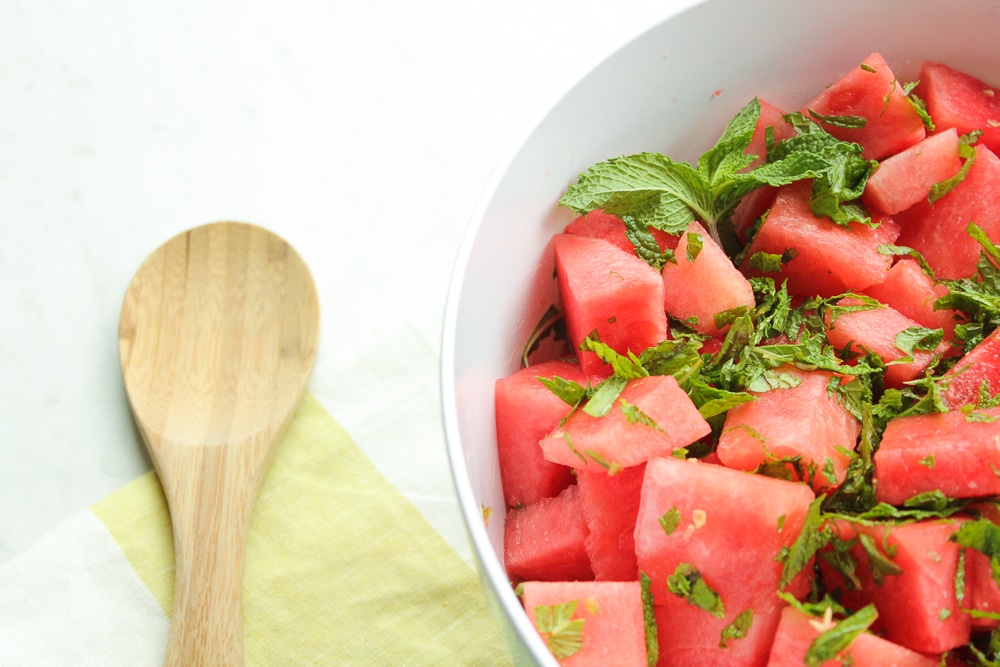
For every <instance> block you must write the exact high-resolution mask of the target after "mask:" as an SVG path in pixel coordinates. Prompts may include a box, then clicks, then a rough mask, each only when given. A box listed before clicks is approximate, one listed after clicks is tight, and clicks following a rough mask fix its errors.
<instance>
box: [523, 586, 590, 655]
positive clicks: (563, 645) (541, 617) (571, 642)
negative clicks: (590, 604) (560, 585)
mask: <svg viewBox="0 0 1000 667" xmlns="http://www.w3.org/2000/svg"><path fill="white" fill-rule="evenodd" d="M578 602H579V601H578V600H570V601H569V602H563V603H562V604H557V605H538V606H536V607H535V627H536V628H537V629H538V632H539V634H541V635H542V637H543V638H544V639H545V642H546V644H548V647H549V651H551V652H552V655H554V656H555V657H556V658H557V659H559V660H563V659H565V658H568V657H570V656H571V655H573V654H574V653H576V652H577V651H579V650H580V649H581V648H583V625H584V619H582V618H577V619H574V618H573V614H574V613H575V612H576V607H577V604H578Z"/></svg>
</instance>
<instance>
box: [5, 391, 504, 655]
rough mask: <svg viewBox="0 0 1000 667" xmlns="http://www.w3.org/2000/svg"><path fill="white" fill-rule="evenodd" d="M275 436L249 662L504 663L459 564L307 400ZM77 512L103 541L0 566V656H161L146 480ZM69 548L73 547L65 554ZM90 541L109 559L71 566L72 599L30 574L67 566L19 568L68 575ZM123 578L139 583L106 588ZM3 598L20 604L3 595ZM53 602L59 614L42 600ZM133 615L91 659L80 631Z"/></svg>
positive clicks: (169, 596) (256, 544) (165, 556)
mask: <svg viewBox="0 0 1000 667" xmlns="http://www.w3.org/2000/svg"><path fill="white" fill-rule="evenodd" d="M404 446H405V445H404ZM277 447H278V448H277V451H276V453H275V456H274V459H273V462H272V464H271V468H270V470H269V471H268V474H267V477H266V479H265V480H264V483H263V486H262V487H261V491H260V495H259V497H258V499H257V504H256V506H255V508H254V515H253V523H252V526H251V529H250V535H249V538H248V544H247V553H246V563H245V572H244V594H243V595H244V597H243V615H244V635H245V638H246V640H245V641H246V646H245V652H246V664H247V665H248V666H252V665H260V666H265V665H266V666H268V667H272V666H281V665H296V666H298V665H303V666H305V665H392V666H397V665H435V666H436V665H484V666H485V665H489V666H490V667H494V666H497V665H507V664H510V657H509V655H508V653H507V651H506V648H505V646H504V644H503V641H502V639H501V636H500V634H499V632H498V630H497V627H496V625H495V623H494V620H493V618H492V616H491V615H490V613H489V610H488V608H487V605H486V602H485V599H484V597H483V593H482V589H481V588H480V585H479V582H478V580H477V578H476V577H475V574H474V572H473V571H472V570H471V569H470V568H469V566H468V565H467V564H466V563H465V562H464V561H463V560H462V559H461V558H460V557H459V556H458V554H456V553H455V551H454V550H453V549H452V548H451V547H450V546H449V545H448V544H447V543H446V542H445V541H444V539H443V538H441V536H440V535H438V533H437V532H436V531H435V530H434V529H433V528H432V527H431V526H430V524H428V523H427V521H426V520H425V519H424V518H423V516H422V515H421V514H420V513H419V512H418V511H417V510H416V509H415V508H414V507H413V506H412V505H411V504H410V503H409V501H407V499H406V498H405V497H404V496H403V495H402V494H400V493H399V492H398V491H397V490H396V489H395V488H394V487H393V486H392V485H391V484H390V483H389V482H388V481H387V480H386V479H385V478H384V477H383V476H382V475H381V474H380V473H379V472H378V470H377V469H376V468H375V467H374V466H373V465H372V464H371V462H370V461H369V460H368V459H367V458H366V457H365V456H364V454H363V453H362V452H361V451H360V450H359V449H358V448H357V446H356V445H355V444H354V442H353V441H352V440H351V438H350V437H349V436H348V434H347V433H346V432H344V431H343V429H341V427H340V426H339V425H338V424H337V423H336V421H334V420H333V418H331V417H330V416H329V415H328V414H327V413H326V411H325V410H324V409H323V407H322V406H321V405H320V404H319V403H318V402H317V401H316V400H315V398H313V397H312V396H311V395H309V394H307V395H306V396H305V397H304V398H303V401H302V403H301V405H300V406H299V408H298V411H297V413H296V415H295V417H294V419H293V421H292V423H291V424H290V426H289V428H288V431H287V432H286V434H285V436H284V438H283V439H282V441H281V442H280V443H278V445H277ZM86 515H87V516H86V517H83V518H81V519H80V520H79V521H76V522H71V523H73V525H74V531H76V532H80V531H81V530H82V529H81V526H82V525H85V526H86V529H85V530H83V532H84V533H86V534H88V535H90V534H91V533H93V532H94V531H95V530H97V531H100V530H102V529H103V530H105V531H106V533H107V534H108V535H110V537H111V538H113V539H104V540H103V541H102V538H99V537H97V538H94V537H90V538H88V539H87V540H82V541H81V540H80V539H79V536H77V537H72V536H66V537H65V539H63V541H62V542H59V544H60V547H59V549H61V551H62V554H61V555H60V554H52V553H50V552H51V550H52V549H51V547H50V548H45V547H44V545H43V544H39V545H38V546H37V547H36V548H34V549H32V550H30V551H29V552H28V553H26V554H24V555H23V556H24V557H19V558H16V559H14V561H13V562H12V563H10V564H9V565H5V566H4V567H3V568H0V590H4V587H5V586H6V585H8V584H9V585H10V588H9V589H8V591H7V592H8V597H7V600H6V601H0V665H22V664H23V665H38V664H46V665H50V666H56V665H62V664H65V665H70V664H72V665H81V664H101V665H129V666H130V667H132V666H134V665H139V664H150V665H153V664H159V662H160V661H162V659H163V655H164V652H165V646H164V642H165V630H166V625H167V623H168V621H167V616H168V615H169V613H170V609H171V606H172V603H173V542H172V538H171V534H170V520H169V516H168V513H167V507H166V502H165V500H164V497H163V493H162V490H161V488H160V485H159V481H158V479H157V477H156V475H155V474H154V473H149V474H147V475H144V476H143V477H140V478H139V479H137V480H135V481H133V482H131V483H130V484H128V485H126V486H125V487H123V488H122V489H120V490H119V491H117V492H115V493H114V494H112V495H110V496H108V497H107V498H105V499H104V500H102V501H100V502H98V503H97V504H96V505H95V506H94V507H93V508H91V512H88V513H86ZM92 517H96V518H97V519H98V520H99V521H93V520H92ZM57 530H58V529H57ZM63 532H66V531H65V530H64V531H63ZM84 543H86V544H84ZM77 545H83V550H82V551H80V552H77V551H75V548H76V546H77ZM95 549H110V550H120V554H117V555H116V554H110V555H108V557H107V558H105V559H103V560H101V565H100V567H99V569H100V571H101V575H100V576H91V575H90V574H88V575H86V576H87V578H88V579H92V580H93V581H92V582H91V583H90V585H88V586H87V587H86V588H85V589H83V590H80V591H78V593H79V595H77V594H76V593H74V591H72V590H68V589H67V588H66V586H61V587H59V586H57V587H55V588H56V590H54V591H50V590H49V588H51V587H46V586H40V585H38V581H37V579H38V578H39V577H50V576H56V577H57V578H58V577H62V578H65V577H66V576H67V575H66V574H65V572H62V573H52V572H47V571H44V570H43V571H37V572H33V571H32V567H31V563H30V562H29V561H27V560H26V558H28V557H30V558H31V559H33V560H35V561H37V559H38V557H39V555H40V554H41V555H44V556H45V557H46V558H49V559H50V560H51V561H52V562H49V563H47V565H46V568H48V569H51V568H57V569H60V570H73V569H74V568H76V567H77V566H78V565H79V564H80V562H82V561H84V560H90V559H94V558H95V556H94V550H95ZM32 554H34V555H32ZM121 556H124V558H122V557H121ZM98 560H100V559H98ZM19 568H20V569H19ZM91 570H93V568H91ZM109 570H110V573H109ZM122 570H128V571H122ZM15 573H16V576H15ZM71 578H72V577H71ZM15 579H16V581H15ZM33 579H35V580H34V581H33ZM123 585H128V586H129V587H130V589H133V588H141V589H144V590H143V591H140V592H139V593H138V594H136V593H135V592H134V591H133V592H131V593H129V594H127V595H125V594H119V592H118V591H117V590H116V589H118V588H120V587H121V586H123ZM10 593H13V594H14V595H16V596H18V595H19V596H21V597H23V598H24V599H23V600H21V601H20V602H18V601H17V600H12V598H11V597H10ZM147 593H148V595H147ZM46 595H48V596H49V599H45V596H46ZM81 595H86V596H87V597H88V598H89V599H87V600H82V599H81V598H80V596H81ZM39 596H42V597H41V598H40V597H39ZM94 597H96V598H98V599H96V600H95V599H93V598H94ZM150 600H153V601H155V603H152V604H151V603H150ZM84 602H85V603H86V606H85V607H81V606H80V605H82V604H84ZM4 606H7V609H8V611H7V615H9V616H10V620H11V624H8V622H7V621H5V620H4V616H5V614H4V611H3V609H2V607H4ZM57 607H58V608H60V609H61V610H62V613H61V614H55V612H53V611H52V610H53V609H55V608H57ZM140 607H141V609H140ZM29 608H30V610H29ZM82 609H86V612H85V613H83V612H82V611H79V610H82ZM25 610H29V612H30V613H27V616H25ZM45 610H48V612H46V611H45ZM75 610H76V611H75ZM46 614H48V618H49V619H59V621H60V622H61V623H63V624H64V626H65V627H63V628H62V629H61V630H60V631H57V632H56V633H53V628H51V627H46V628H44V631H45V632H48V633H49V636H50V641H51V637H52V636H53V634H55V635H57V636H59V637H61V638H62V639H63V641H62V642H61V643H62V644H63V645H64V646H65V650H64V651H63V653H64V655H65V657H64V658H59V657H58V656H56V655H55V654H56V653H57V652H58V651H57V649H56V648H54V647H52V646H48V645H46V646H44V647H43V646H42V644H48V643H50V642H44V641H43V638H42V637H41V636H40V635H42V634H43V632H42V628H43V626H45V625H46V623H45V622H46ZM137 614H138V615H141V616H142V617H143V618H145V617H149V619H150V620H149V621H148V622H146V625H145V626H143V625H142V624H139V627H148V628H152V629H150V630H147V632H148V633H149V637H148V641H147V642H143V641H141V640H137V639H136V638H135V637H130V638H129V639H130V649H129V650H130V651H131V652H130V654H129V656H127V657H125V656H119V655H116V654H115V653H111V652H109V653H108V654H105V655H101V654H100V651H101V646H95V642H94V641H93V640H94V634H95V633H97V634H100V633H101V632H103V631H105V630H102V629H108V624H114V623H116V622H118V621H116V619H121V618H133V619H134V618H135V615H137ZM14 618H20V619H21V623H20V626H21V627H19V629H18V630H17V632H13V631H11V628H13V625H12V620H13V619H14ZM158 619H159V620H158ZM81 625H87V626H89V627H91V628H92V629H91V631H90V634H89V635H88V637H89V640H88V641H87V642H75V646H74V642H72V641H70V642H69V643H67V642H66V639H67V638H72V637H74V636H77V629H78V628H77V626H81ZM5 627H7V628H8V631H5V630H4V628H5ZM85 634H86V633H85ZM107 634H108V636H109V639H108V641H106V642H104V643H105V645H106V647H107V648H108V650H109V651H111V650H114V651H115V652H118V651H121V649H120V648H113V645H114V644H115V643H116V640H117V639H118V638H112V635H111V634H110V632H108V633H107ZM33 637H34V638H33ZM32 642H35V643H34V644H32ZM39 642H41V643H39ZM19 647H20V648H19ZM43 648H44V651H43ZM33 651H34V653H33ZM82 651H87V652H88V655H86V656H82V655H81V652H82ZM94 651H97V653H96V654H94V653H93V652H94ZM136 651H138V652H139V653H140V654H142V655H136ZM74 652H75V655H74ZM33 656H34V657H33ZM38 657H44V658H45V661H44V662H39V661H37V660H35V659H34V658H38Z"/></svg>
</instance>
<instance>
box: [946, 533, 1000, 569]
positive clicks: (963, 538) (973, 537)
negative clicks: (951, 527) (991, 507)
mask: <svg viewBox="0 0 1000 667" xmlns="http://www.w3.org/2000/svg"><path fill="white" fill-rule="evenodd" d="M951 540H952V541H953V542H957V543H958V544H960V545H962V546H963V547H965V548H967V549H975V550H976V551H978V552H979V553H981V554H983V555H984V556H986V557H987V558H989V559H990V567H991V569H992V570H993V579H994V581H996V582H997V584H998V585H1000V526H997V525H996V524H995V523H993V522H992V521H990V520H989V519H978V520H975V521H966V522H965V523H963V524H962V526H961V527H960V528H959V529H958V531H957V532H956V533H955V534H954V535H952V536H951Z"/></svg>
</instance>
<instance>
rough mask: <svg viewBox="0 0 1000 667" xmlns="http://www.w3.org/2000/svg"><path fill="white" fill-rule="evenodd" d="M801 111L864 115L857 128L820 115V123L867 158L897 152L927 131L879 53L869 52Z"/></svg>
mask: <svg viewBox="0 0 1000 667" xmlns="http://www.w3.org/2000/svg"><path fill="white" fill-rule="evenodd" d="M802 112H803V113H804V114H806V115H810V116H811V115H812V114H811V112H815V113H816V114H821V115H823V116H860V117H861V118H864V119H865V121H866V122H865V124H864V127H859V128H854V127H840V126H838V125H836V124H831V123H828V122H824V121H823V120H822V119H820V124H821V125H823V129H825V130H826V131H827V132H829V133H830V134H832V135H833V136H835V137H837V138H838V139H840V140H842V141H854V142H857V143H858V144H860V145H861V147H862V148H863V149H864V152H863V155H864V157H865V158H867V159H869V160H881V159H882V158H884V157H887V156H889V155H892V154H893V153H898V152H899V151H901V150H903V149H905V148H908V147H910V146H912V145H913V144H915V143H917V142H919V141H920V140H921V139H923V138H924V137H925V136H926V135H927V131H926V129H925V128H924V122H923V120H922V119H921V118H920V116H919V115H918V114H917V111H916V109H914V108H913V105H912V104H910V101H909V100H908V99H907V98H906V95H905V93H903V89H902V86H900V85H899V84H898V83H897V81H896V75H895V74H893V72H892V70H891V69H890V68H889V65H888V64H887V63H886V62H885V59H884V58H883V57H882V56H881V54H879V53H873V54H871V55H870V56H868V57H867V58H865V59H864V60H863V61H862V62H861V64H860V65H859V66H857V67H855V68H854V69H852V70H851V71H850V72H848V73H847V74H845V75H844V76H843V77H842V78H841V79H840V80H838V81H836V82H835V83H833V84H832V85H830V86H828V87H827V88H826V89H824V90H823V92H822V93H820V94H819V96H817V97H816V98H815V99H813V100H812V101H811V102H809V103H808V104H806V105H805V107H803V109H802Z"/></svg>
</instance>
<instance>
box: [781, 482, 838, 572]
mask: <svg viewBox="0 0 1000 667" xmlns="http://www.w3.org/2000/svg"><path fill="white" fill-rule="evenodd" d="M824 499H825V496H820V497H819V498H817V499H816V500H814V501H813V502H812V503H810V504H809V510H808V511H807V512H806V519H805V522H804V523H803V525H802V531H801V532H800V533H799V535H798V537H796V538H795V541H794V542H792V545H791V546H790V547H789V548H788V549H787V550H786V551H785V552H784V553H782V554H781V555H780V556H779V560H780V561H781V563H782V567H781V579H780V580H779V582H778V588H779V589H783V588H785V587H787V586H788V584H790V583H792V580H794V579H795V577H796V576H797V575H798V574H799V572H801V571H802V569H803V568H805V567H806V565H808V564H809V562H810V560H811V559H812V557H813V556H815V555H816V552H817V551H819V550H820V549H822V548H823V547H825V546H826V545H827V544H829V543H830V540H831V535H832V534H831V532H830V530H829V529H828V528H826V527H825V520H824V518H823V515H822V511H821V507H822V505H823V500H824Z"/></svg>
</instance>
